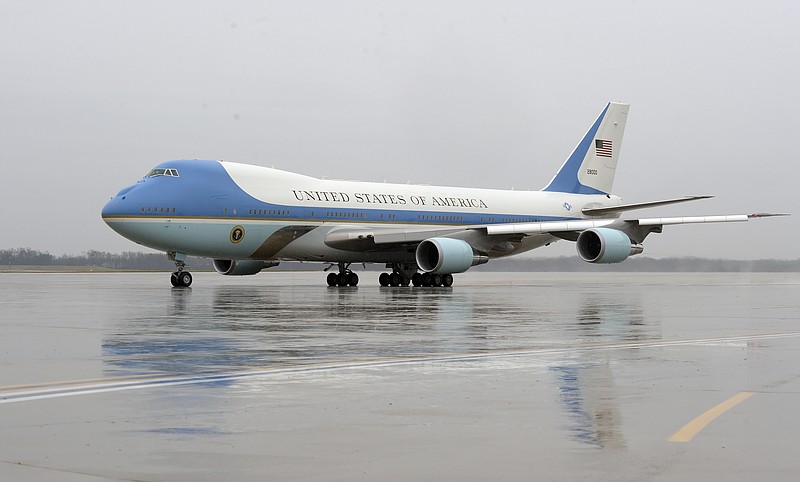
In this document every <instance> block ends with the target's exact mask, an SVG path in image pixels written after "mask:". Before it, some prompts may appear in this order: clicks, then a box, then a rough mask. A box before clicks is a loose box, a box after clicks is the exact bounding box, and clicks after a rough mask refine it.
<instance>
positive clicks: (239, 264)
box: [214, 259, 280, 276]
mask: <svg viewBox="0 0 800 482" xmlns="http://www.w3.org/2000/svg"><path fill="white" fill-rule="evenodd" d="M279 264H280V263H279V262H278V261H260V260H254V259H215V260H214V269H215V270H216V271H217V273H219V274H224V275H228V276H244V275H248V274H257V273H259V272H260V271H261V270H262V269H265V268H271V267H273V266H278V265H279Z"/></svg>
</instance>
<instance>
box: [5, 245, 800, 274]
mask: <svg viewBox="0 0 800 482" xmlns="http://www.w3.org/2000/svg"><path fill="white" fill-rule="evenodd" d="M187 264H188V265H189V266H190V267H191V268H192V270H195V271H203V270H212V269H213V266H212V264H211V260H210V259H204V258H193V257H190V258H189V259H188V261H187ZM0 266H5V267H9V268H11V267H14V266H75V267H78V266H82V267H93V266H94V267H100V268H105V269H112V270H145V271H148V270H153V271H170V270H172V269H174V266H175V265H174V263H172V262H171V261H169V260H168V259H167V257H166V256H165V255H164V254H163V253H142V252H137V251H125V252H123V253H109V252H106V251H97V250H89V251H86V252H85V253H82V254H79V255H66V254H65V255H61V256H54V255H52V254H50V253H48V252H47V251H39V250H35V249H30V248H13V249H3V250H0ZM324 266H325V265H324V264H320V263H292V262H285V263H281V265H280V267H279V269H281V270H309V269H312V270H316V269H322V268H323V267H324ZM366 269H367V270H370V271H372V270H382V269H383V266H381V265H367V266H366ZM472 270H474V271H519V272H525V271H534V272H536V271H538V272H544V271H566V272H572V271H611V272H637V271H638V272H775V273H785V272H800V259H796V260H775V259H762V260H750V261H741V260H729V259H706V258H662V259H655V258H647V257H635V258H630V259H628V260H626V261H625V262H623V263H618V264H613V265H593V264H589V263H585V262H583V261H581V260H580V259H578V258H577V257H572V256H562V257H559V258H525V257H512V258H505V259H495V260H492V261H491V262H490V263H487V264H485V265H482V266H477V267H474V268H472Z"/></svg>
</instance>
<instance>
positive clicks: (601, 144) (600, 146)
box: [594, 139, 611, 157]
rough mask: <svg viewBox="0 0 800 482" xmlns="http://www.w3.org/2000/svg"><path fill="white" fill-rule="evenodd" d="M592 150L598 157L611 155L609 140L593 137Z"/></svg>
mask: <svg viewBox="0 0 800 482" xmlns="http://www.w3.org/2000/svg"><path fill="white" fill-rule="evenodd" d="M594 150H595V153H597V155H598V156H599V157H611V141H606V140H603V139H595V140H594Z"/></svg>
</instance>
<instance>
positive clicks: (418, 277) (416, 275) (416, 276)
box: [411, 273, 422, 286]
mask: <svg viewBox="0 0 800 482" xmlns="http://www.w3.org/2000/svg"><path fill="white" fill-rule="evenodd" d="M421 278H422V275H420V274H419V273H414V276H412V277H411V284H413V285H414V286H420V285H421V284H422V279H421Z"/></svg>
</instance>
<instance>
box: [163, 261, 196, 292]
mask: <svg viewBox="0 0 800 482" xmlns="http://www.w3.org/2000/svg"><path fill="white" fill-rule="evenodd" d="M167 256H168V257H169V258H171V259H172V260H173V261H175V267H176V268H177V269H178V270H177V271H175V272H174V273H172V276H170V278H169V281H170V282H171V283H172V286H174V287H175V288H188V287H189V286H191V285H192V273H190V272H188V271H184V269H186V262H185V261H184V260H183V259H179V258H178V257H177V256H176V254H175V253H167Z"/></svg>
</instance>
